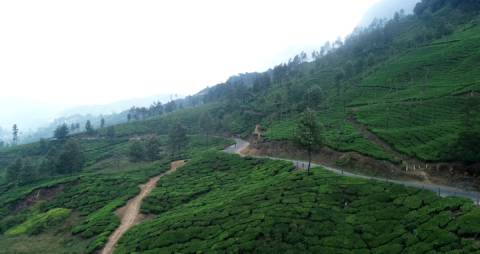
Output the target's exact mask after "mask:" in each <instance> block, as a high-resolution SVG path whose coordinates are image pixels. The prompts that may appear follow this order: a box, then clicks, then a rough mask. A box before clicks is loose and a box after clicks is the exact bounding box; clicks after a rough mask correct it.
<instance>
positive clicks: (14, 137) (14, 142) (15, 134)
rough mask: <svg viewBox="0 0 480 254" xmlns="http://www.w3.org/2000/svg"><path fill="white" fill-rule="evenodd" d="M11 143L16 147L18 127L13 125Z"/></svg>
mask: <svg viewBox="0 0 480 254" xmlns="http://www.w3.org/2000/svg"><path fill="white" fill-rule="evenodd" d="M12 135H13V137H12V143H13V144H14V145H16V144H17V143H18V126H17V124H14V125H13V127H12Z"/></svg>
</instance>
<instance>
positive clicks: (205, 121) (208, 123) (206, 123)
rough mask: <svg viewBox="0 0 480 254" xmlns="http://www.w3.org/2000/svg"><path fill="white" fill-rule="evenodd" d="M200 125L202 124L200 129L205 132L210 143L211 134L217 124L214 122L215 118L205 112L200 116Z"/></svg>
mask: <svg viewBox="0 0 480 254" xmlns="http://www.w3.org/2000/svg"><path fill="white" fill-rule="evenodd" d="M199 125H200V129H201V130H202V132H203V134H204V135H205V140H206V143H207V145H208V138H209V135H210V133H211V131H212V129H213V128H214V126H215V125H214V123H213V119H212V117H211V115H210V114H209V113H203V114H202V115H201V116H200V119H199Z"/></svg>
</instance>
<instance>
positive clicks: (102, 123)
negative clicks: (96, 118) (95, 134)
mask: <svg viewBox="0 0 480 254" xmlns="http://www.w3.org/2000/svg"><path fill="white" fill-rule="evenodd" d="M104 127H105V118H103V117H102V119H101V120H100V128H102V129H103V128H104Z"/></svg>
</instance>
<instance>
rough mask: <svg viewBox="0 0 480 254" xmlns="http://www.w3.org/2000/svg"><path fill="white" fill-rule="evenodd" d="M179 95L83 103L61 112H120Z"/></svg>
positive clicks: (164, 100) (69, 114) (65, 114)
mask: <svg viewBox="0 0 480 254" xmlns="http://www.w3.org/2000/svg"><path fill="white" fill-rule="evenodd" d="M178 97H179V95H174V96H171V95H165V94H162V95H155V96H149V97H143V98H135V99H128V100H121V101H117V102H113V103H108V104H101V105H83V106H78V107H73V108H70V109H67V110H65V111H63V112H62V113H61V115H62V116H71V115H87V114H90V115H102V114H104V115H105V114H112V113H120V112H122V111H124V110H127V109H129V108H131V107H132V106H136V107H147V106H150V105H151V104H152V103H153V102H156V101H160V102H162V103H166V102H168V101H169V100H170V99H178Z"/></svg>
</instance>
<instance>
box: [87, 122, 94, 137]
mask: <svg viewBox="0 0 480 254" xmlns="http://www.w3.org/2000/svg"><path fill="white" fill-rule="evenodd" d="M85 131H87V134H89V135H92V134H94V133H95V129H93V126H92V123H91V122H90V120H87V122H86V123H85Z"/></svg>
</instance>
